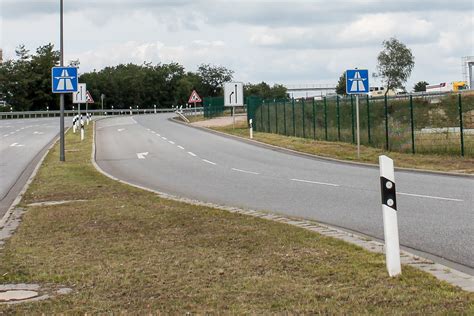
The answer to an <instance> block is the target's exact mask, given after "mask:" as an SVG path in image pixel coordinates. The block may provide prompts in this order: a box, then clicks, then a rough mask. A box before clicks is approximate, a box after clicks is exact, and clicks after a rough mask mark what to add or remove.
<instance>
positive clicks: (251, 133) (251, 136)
mask: <svg viewBox="0 0 474 316" xmlns="http://www.w3.org/2000/svg"><path fill="white" fill-rule="evenodd" d="M252 123H253V120H252V119H250V120H249V125H250V139H253V126H252V125H253V124H252Z"/></svg>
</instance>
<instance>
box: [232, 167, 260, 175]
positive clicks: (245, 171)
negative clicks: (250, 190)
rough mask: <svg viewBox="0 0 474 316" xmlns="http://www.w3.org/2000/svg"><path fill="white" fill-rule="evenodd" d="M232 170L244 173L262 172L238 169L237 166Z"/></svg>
mask: <svg viewBox="0 0 474 316" xmlns="http://www.w3.org/2000/svg"><path fill="white" fill-rule="evenodd" d="M232 170H234V171H238V172H243V173H248V174H257V175H258V174H260V173H258V172H253V171H247V170H242V169H237V168H232Z"/></svg>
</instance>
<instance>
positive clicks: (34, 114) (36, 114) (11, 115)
mask: <svg viewBox="0 0 474 316" xmlns="http://www.w3.org/2000/svg"><path fill="white" fill-rule="evenodd" d="M176 110H177V109H176V108H170V109H154V108H153V109H113V110H112V109H104V110H88V111H87V112H88V113H90V114H92V115H93V116H108V115H130V112H131V114H132V115H139V114H158V113H171V112H175V111H176ZM181 111H183V112H185V113H186V114H188V115H193V114H195V113H196V114H202V108H197V109H194V108H192V109H191V108H189V109H182V110H181ZM77 113H78V111H77V110H74V111H73V110H66V111H64V115H65V116H74V115H76V114H77ZM81 113H83V114H85V113H86V111H85V110H81ZM58 116H60V111H19V112H0V119H2V120H4V119H26V118H40V117H58Z"/></svg>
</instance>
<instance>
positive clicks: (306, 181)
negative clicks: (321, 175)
mask: <svg viewBox="0 0 474 316" xmlns="http://www.w3.org/2000/svg"><path fill="white" fill-rule="evenodd" d="M290 180H291V181H295V182H303V183H311V184H320V185H327V186H331V187H339V186H340V185H339V184H334V183H326V182H318V181H309V180H301V179H290Z"/></svg>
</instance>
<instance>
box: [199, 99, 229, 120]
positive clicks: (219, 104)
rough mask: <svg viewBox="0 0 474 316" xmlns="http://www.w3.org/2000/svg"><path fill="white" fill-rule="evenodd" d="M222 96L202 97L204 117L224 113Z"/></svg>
mask: <svg viewBox="0 0 474 316" xmlns="http://www.w3.org/2000/svg"><path fill="white" fill-rule="evenodd" d="M224 111H225V107H224V97H208V98H204V117H207V118H211V117H216V116H220V115H222V114H223V113H224Z"/></svg>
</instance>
